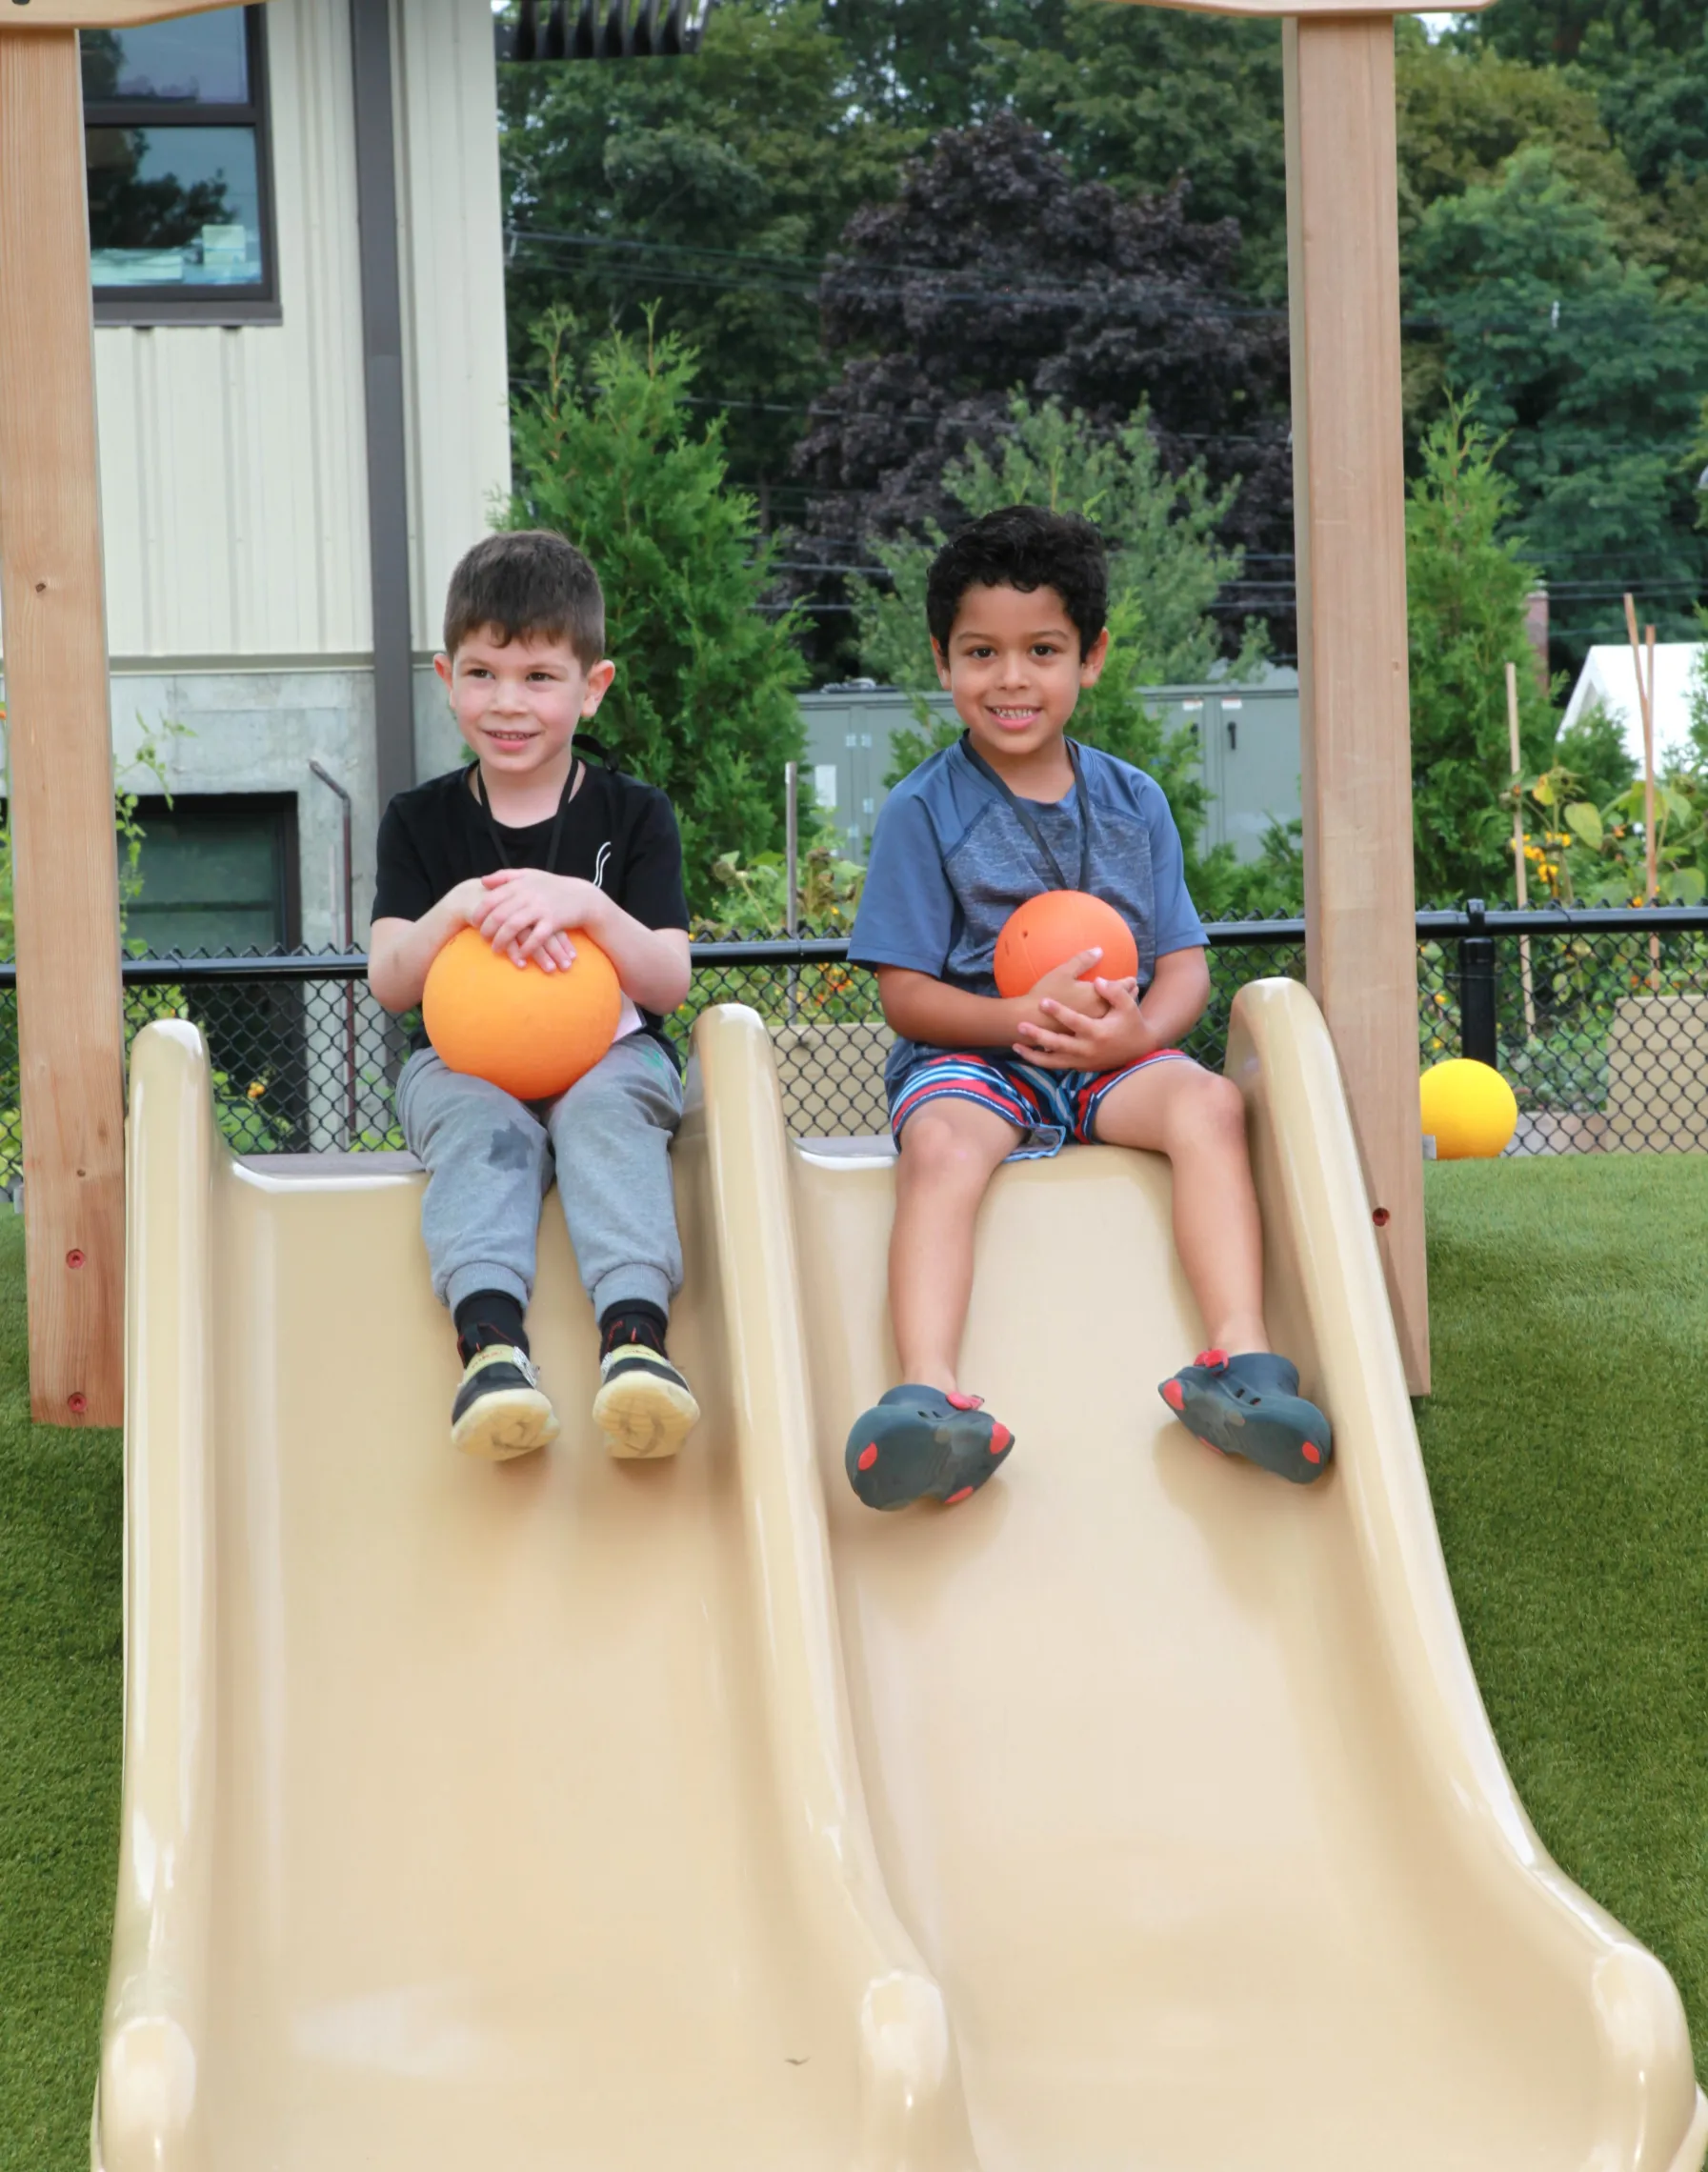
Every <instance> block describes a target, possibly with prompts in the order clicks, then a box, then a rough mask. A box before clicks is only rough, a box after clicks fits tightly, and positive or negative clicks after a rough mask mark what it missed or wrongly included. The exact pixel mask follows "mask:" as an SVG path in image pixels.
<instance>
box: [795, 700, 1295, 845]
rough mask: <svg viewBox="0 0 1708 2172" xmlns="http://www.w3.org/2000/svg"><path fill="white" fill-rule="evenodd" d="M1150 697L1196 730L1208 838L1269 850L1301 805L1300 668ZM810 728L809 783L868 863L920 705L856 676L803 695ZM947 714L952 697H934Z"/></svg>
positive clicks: (844, 840)
mask: <svg viewBox="0 0 1708 2172" xmlns="http://www.w3.org/2000/svg"><path fill="white" fill-rule="evenodd" d="M1146 699H1147V700H1148V701H1150V702H1151V704H1152V705H1153V706H1154V707H1155V709H1156V710H1157V711H1158V713H1159V714H1161V715H1162V717H1163V718H1164V719H1165V721H1166V722H1167V723H1168V724H1169V726H1170V727H1171V728H1172V729H1173V730H1175V731H1187V732H1190V733H1191V734H1193V736H1194V737H1195V738H1196V741H1197V747H1198V759H1199V762H1200V765H1201V767H1202V770H1203V776H1204V784H1205V787H1206V789H1207V791H1208V793H1209V795H1210V806H1209V809H1208V812H1207V814H1206V818H1205V825H1204V835H1203V838H1202V843H1203V844H1204V845H1205V846H1206V847H1208V846H1211V845H1219V844H1229V845H1232V846H1233V848H1234V852H1235V855H1236V857H1237V858H1239V859H1242V860H1254V859H1256V857H1257V856H1258V855H1259V853H1260V852H1261V851H1262V849H1263V839H1264V836H1265V835H1266V834H1267V832H1268V830H1269V826H1270V824H1271V822H1272V821H1276V822H1291V821H1294V820H1296V818H1297V815H1298V812H1299V755H1298V674H1296V672H1291V671H1283V670H1281V669H1279V668H1278V667H1276V666H1273V665H1272V666H1270V667H1268V668H1267V669H1266V671H1265V672H1264V674H1263V675H1262V676H1261V677H1260V678H1257V679H1255V680H1251V681H1249V682H1246V681H1242V682H1241V683H1239V684H1237V685H1236V684H1234V683H1232V682H1230V681H1226V680H1224V681H1221V682H1214V681H1213V682H1210V683H1207V684H1205V685H1203V686H1159V687H1152V688H1148V689H1147V690H1146ZM800 706H801V717H802V721H803V722H804V724H805V726H806V739H807V752H806V761H805V763H804V765H803V767H804V782H805V783H806V784H807V785H809V786H810V787H811V790H812V796H813V799H814V803H815V804H816V806H817V807H818V808H819V810H820V812H821V813H823V814H826V815H828V816H829V818H830V820H831V821H832V822H833V823H834V826H835V828H836V830H837V832H838V833H839V835H840V839H841V845H842V850H843V851H844V852H845V853H846V854H847V855H848V856H849V858H851V859H857V860H863V859H864V858H865V857H866V855H867V853H868V851H869V850H870V849H871V845H872V826H873V824H874V822H875V821H876V819H877V813H878V809H879V808H880V807H882V805H883V803H884V797H885V792H886V787H885V784H884V779H885V777H886V776H887V775H888V774H889V771H890V766H891V761H892V746H891V742H892V741H893V739H894V735H895V734H896V733H898V732H902V731H907V730H910V729H914V728H915V727H914V711H913V705H912V703H911V701H910V700H909V697H908V696H907V695H906V694H903V693H901V692H899V691H898V689H896V688H894V687H889V686H876V685H874V684H873V683H872V682H871V681H870V680H863V679H856V680H854V681H852V682H850V683H849V684H846V685H843V686H827V687H822V688H820V689H819V691H818V692H817V693H816V694H802V695H801V696H800ZM931 707H932V709H933V711H934V713H935V714H938V715H940V716H944V717H947V716H950V715H952V714H954V711H953V707H952V704H951V702H950V699H949V696H948V695H947V694H934V695H933V696H932V697H931Z"/></svg>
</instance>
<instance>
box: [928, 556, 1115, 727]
mask: <svg viewBox="0 0 1708 2172" xmlns="http://www.w3.org/2000/svg"><path fill="white" fill-rule="evenodd" d="M1108 649H1109V635H1108V633H1107V632H1105V633H1099V634H1098V636H1097V638H1096V639H1095V641H1094V642H1093V643H1092V645H1091V647H1090V649H1089V650H1088V651H1087V652H1086V653H1085V654H1084V655H1083V656H1082V655H1081V654H1080V653H1079V631H1078V629H1077V627H1075V624H1074V621H1073V620H1072V619H1071V618H1070V617H1069V616H1068V613H1067V609H1066V606H1065V605H1064V604H1063V602H1062V600H1061V598H1060V596H1059V595H1057V594H1056V593H1055V590H1054V589H1050V588H1040V589H1016V588H970V589H969V590H968V591H967V592H966V593H965V594H964V595H963V596H962V598H961V602H960V609H959V610H958V611H957V612H956V613H955V614H954V626H953V627H952V628H951V629H950V633H949V644H948V647H947V649H944V648H941V647H939V646H938V644H937V643H936V642H935V641H934V642H933V643H932V651H933V654H934V655H935V657H936V660H937V676H938V677H939V678H940V679H941V680H942V682H943V685H944V687H945V688H946V690H947V691H948V692H949V693H950V694H952V695H953V696H954V711H955V714H956V715H957V716H958V717H959V718H960V720H961V722H962V723H963V724H964V725H965V726H966V727H967V730H968V731H969V732H970V733H971V734H973V744H974V745H975V747H976V748H977V749H978V751H979V753H980V754H983V755H984V757H985V759H986V760H987V761H989V762H991V763H992V764H993V765H994V766H995V768H997V769H1001V768H1002V767H1003V766H1004V765H1005V764H1007V763H1013V762H1015V761H1023V760H1025V759H1026V757H1027V756H1029V755H1034V754H1038V753H1040V752H1043V751H1045V750H1047V749H1048V748H1050V747H1051V746H1052V745H1054V744H1059V742H1060V739H1061V734H1062V733H1063V731H1064V730H1065V729H1066V726H1067V722H1068V719H1069V717H1070V716H1072V715H1073V714H1074V705H1075V702H1077V700H1078V699H1079V692H1080V689H1081V688H1082V687H1088V686H1095V684H1096V682H1097V679H1098V677H1099V676H1100V675H1101V674H1102V670H1103V659H1104V656H1105V655H1106V654H1107V653H1108Z"/></svg>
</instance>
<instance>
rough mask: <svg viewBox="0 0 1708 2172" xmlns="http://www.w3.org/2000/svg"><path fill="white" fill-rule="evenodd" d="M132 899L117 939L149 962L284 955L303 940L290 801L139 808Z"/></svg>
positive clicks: (210, 801)
mask: <svg viewBox="0 0 1708 2172" xmlns="http://www.w3.org/2000/svg"><path fill="white" fill-rule="evenodd" d="M136 818H137V821H138V823H139V824H140V825H141V828H142V851H141V855H140V856H139V858H138V861H137V874H138V875H139V876H140V877H141V887H140V894H139V895H137V896H135V897H133V898H132V899H131V901H130V904H129V905H128V907H127V909H126V913H125V932H126V934H127V935H128V936H129V937H130V938H131V941H132V942H137V941H140V942H141V943H142V944H143V945H144V946H145V947H146V949H147V952H148V955H150V956H151V957H172V956H178V957H219V956H225V955H231V954H233V953H235V954H238V955H241V954H242V953H243V952H245V951H263V952H266V951H282V950H290V949H291V948H292V946H293V945H294V944H295V943H297V942H298V941H299V940H300V939H301V930H300V926H299V908H298V897H297V875H296V797H295V794H293V793H206V794H198V793H179V794H174V796H173V798H172V801H171V805H170V806H169V805H168V804H167V802H166V801H165V800H164V799H156V798H153V797H148V798H142V799H139V800H138V801H137V803H136Z"/></svg>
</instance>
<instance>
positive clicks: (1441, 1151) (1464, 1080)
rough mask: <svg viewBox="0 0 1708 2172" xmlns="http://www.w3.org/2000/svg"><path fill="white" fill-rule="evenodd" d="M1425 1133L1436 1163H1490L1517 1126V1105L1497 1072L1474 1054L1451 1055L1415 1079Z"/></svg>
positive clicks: (1502, 1148)
mask: <svg viewBox="0 0 1708 2172" xmlns="http://www.w3.org/2000/svg"><path fill="white" fill-rule="evenodd" d="M1418 1086H1419V1091H1420V1098H1421V1102H1422V1109H1423V1133H1424V1136H1425V1137H1426V1138H1428V1137H1433V1138H1434V1139H1435V1142H1436V1159H1437V1161H1469V1160H1476V1159H1479V1158H1481V1159H1490V1160H1492V1159H1493V1158H1494V1156H1496V1155H1497V1154H1500V1153H1502V1152H1503V1151H1504V1150H1505V1147H1506V1144H1507V1142H1508V1140H1509V1139H1510V1138H1511V1137H1512V1136H1513V1134H1514V1132H1515V1131H1517V1128H1518V1104H1517V1100H1515V1099H1514V1097H1513V1090H1512V1088H1511V1087H1510V1086H1509V1085H1508V1084H1507V1082H1506V1080H1505V1079H1504V1078H1502V1077H1501V1076H1500V1074H1499V1072H1497V1071H1496V1070H1493V1069H1492V1068H1491V1067H1490V1066H1489V1065H1488V1064H1486V1063H1478V1062H1477V1061H1476V1059H1475V1058H1474V1057H1472V1056H1450V1057H1449V1058H1448V1060H1447V1061H1446V1062H1445V1063H1437V1064H1436V1065H1435V1066H1434V1068H1433V1069H1431V1070H1429V1071H1426V1072H1425V1073H1424V1074H1423V1076H1422V1078H1421V1079H1420V1080H1419V1081H1418Z"/></svg>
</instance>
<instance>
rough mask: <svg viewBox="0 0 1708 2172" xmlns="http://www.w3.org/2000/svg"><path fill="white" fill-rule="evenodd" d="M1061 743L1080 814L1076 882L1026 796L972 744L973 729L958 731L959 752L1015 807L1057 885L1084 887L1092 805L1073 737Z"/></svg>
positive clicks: (1088, 857)
mask: <svg viewBox="0 0 1708 2172" xmlns="http://www.w3.org/2000/svg"><path fill="white" fill-rule="evenodd" d="M1062 744H1063V745H1064V746H1065V747H1066V748H1067V750H1068V760H1069V761H1070V762H1071V763H1072V764H1073V769H1074V790H1075V794H1076V795H1077V812H1078V815H1079V822H1078V830H1079V880H1078V881H1077V882H1070V881H1069V880H1068V878H1067V876H1066V875H1064V874H1063V873H1062V871H1061V862H1060V861H1059V860H1058V859H1057V858H1056V856H1055V854H1054V853H1053V852H1052V851H1051V849H1050V840H1049V838H1048V837H1046V836H1045V835H1044V833H1043V830H1042V829H1041V828H1040V826H1039V824H1038V820H1037V817H1036V816H1035V814H1033V812H1032V809H1031V808H1030V807H1029V806H1028V805H1027V804H1026V802H1025V800H1023V799H1022V798H1021V797H1020V796H1019V794H1017V793H1016V792H1015V791H1014V790H1013V789H1012V787H1011V786H1010V785H1009V784H1008V783H1006V782H1005V780H1004V779H1003V778H1002V777H1001V776H999V775H998V774H997V773H996V772H995V770H994V769H993V768H992V767H991V765H990V763H989V762H987V761H986V760H985V758H984V756H983V755H982V754H980V753H979V751H978V749H977V748H976V747H975V745H974V744H973V734H972V733H971V732H963V733H962V734H961V741H960V745H961V753H962V754H965V755H966V757H967V759H968V760H969V761H970V762H971V763H972V764H973V767H974V768H975V770H976V771H977V772H978V774H980V775H981V776H982V777H984V778H985V779H986V780H987V781H988V782H989V783H991V784H993V785H995V788H996V790H997V791H998V792H999V793H1000V794H1002V796H1003V798H1004V799H1006V800H1007V801H1008V803H1009V805H1010V806H1011V807H1012V808H1013V809H1014V811H1015V815H1016V816H1017V817H1018V819H1019V821H1020V823H1021V826H1022V827H1023V828H1024V829H1025V831H1026V834H1027V835H1028V836H1030V837H1031V839H1032V841H1033V843H1034V844H1035V846H1036V847H1037V849H1038V851H1039V852H1040V853H1042V854H1043V855H1044V862H1045V865H1046V866H1047V867H1048V868H1049V870H1050V873H1051V874H1052V875H1054V876H1055V887H1056V889H1057V890H1083V889H1084V888H1085V886H1086V883H1087V881H1088V880H1089V878H1090V875H1091V849H1092V841H1091V830H1092V807H1091V801H1090V799H1089V798H1088V797H1087V795H1086V790H1085V772H1084V770H1083V769H1082V768H1081V766H1080V761H1079V749H1078V747H1077V746H1076V745H1075V742H1074V741H1073V740H1072V739H1064V740H1063V742H1062Z"/></svg>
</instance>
